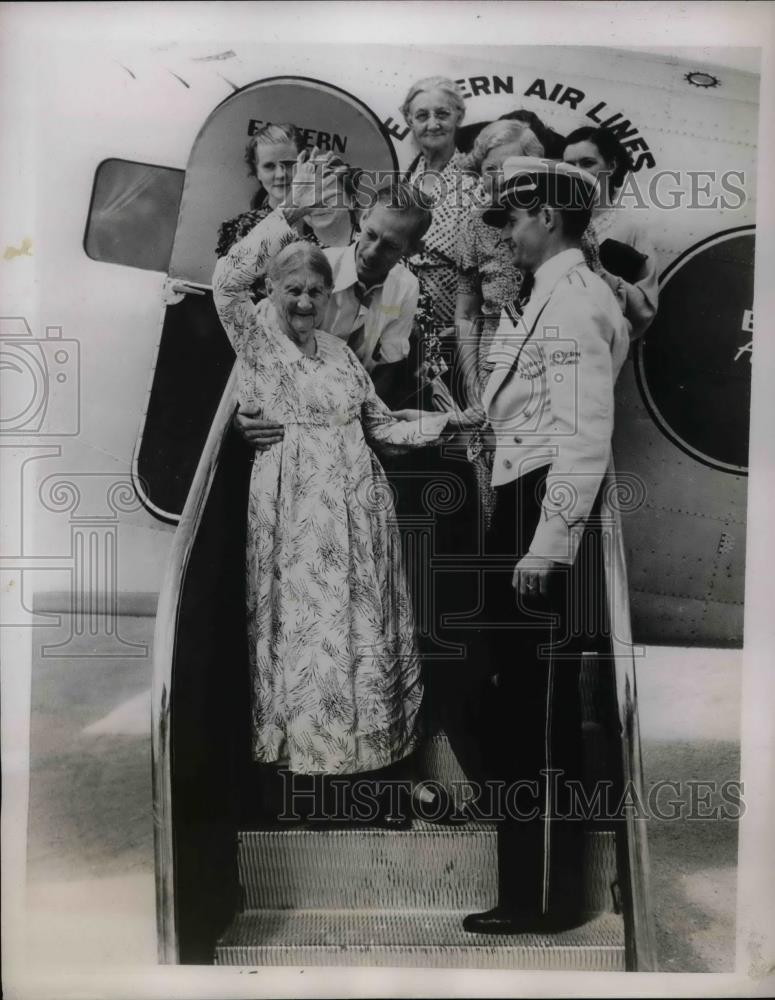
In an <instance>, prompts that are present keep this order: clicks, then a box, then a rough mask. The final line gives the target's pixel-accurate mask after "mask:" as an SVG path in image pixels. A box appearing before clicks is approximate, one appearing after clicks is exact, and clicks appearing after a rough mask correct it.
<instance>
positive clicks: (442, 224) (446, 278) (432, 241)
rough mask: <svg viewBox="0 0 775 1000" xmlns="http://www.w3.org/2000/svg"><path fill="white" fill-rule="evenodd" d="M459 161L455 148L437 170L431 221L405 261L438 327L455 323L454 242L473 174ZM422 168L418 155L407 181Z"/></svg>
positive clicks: (470, 193)
mask: <svg viewBox="0 0 775 1000" xmlns="http://www.w3.org/2000/svg"><path fill="white" fill-rule="evenodd" d="M463 161H464V156H463V154H462V153H460V152H458V151H456V152H455V154H454V155H453V157H452V159H451V160H450V161H449V162H448V163H447V165H446V166H445V167H444V169H443V170H441V171H440V172H439V175H438V188H437V194H436V196H435V198H434V206H433V221H432V222H431V226H430V229H429V230H428V232H427V233H426V234H425V236H424V238H423V245H424V249H423V252H422V253H419V254H415V255H414V256H413V257H410V258H409V262H408V263H409V267H410V268H411V269H412V271H414V273H415V274H416V275H417V278H418V279H419V282H420V290H421V292H427V293H428V295H429V296H430V299H431V302H432V303H433V318H434V321H435V323H436V325H437V327H438V328H439V330H441V329H442V328H443V327H446V326H451V325H452V324H453V323H454V322H455V302H456V299H457V260H458V245H459V241H460V233H461V230H462V228H463V225H464V223H465V220H466V219H467V217H468V212H469V210H470V208H471V205H472V204H473V192H474V188H475V187H476V177H475V176H474V175H473V174H469V173H466V172H464V171H463V169H462V164H463ZM426 170H427V165H426V163H425V157H424V156H422V155H421V156H420V157H419V158H418V159H417V161H416V162H415V163H414V164H413V165H412V168H411V170H410V172H409V175H408V180H409V182H410V183H411V184H419V183H420V181H421V180H422V177H423V174H425V172H426Z"/></svg>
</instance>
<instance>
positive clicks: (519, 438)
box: [514, 435, 522, 444]
mask: <svg viewBox="0 0 775 1000" xmlns="http://www.w3.org/2000/svg"><path fill="white" fill-rule="evenodd" d="M514 444H522V438H521V437H517V436H516V435H515V437H514Z"/></svg>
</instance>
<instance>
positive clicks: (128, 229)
mask: <svg viewBox="0 0 775 1000" xmlns="http://www.w3.org/2000/svg"><path fill="white" fill-rule="evenodd" d="M184 179H185V171H184V170H174V169H172V168H171V167H157V166H153V165H152V164H148V163H133V162H132V161H130V160H103V162H102V163H101V164H100V165H99V166H98V167H97V172H96V173H95V175H94V188H93V190H92V198H91V205H90V207H89V219H88V222H87V224H86V236H85V237H84V244H83V245H84V249H85V250H86V253H87V254H88V255H89V257H91V258H92V259H93V260H100V261H106V262H108V263H111V264H125V265H126V266H127V267H140V268H143V269H144V270H146V271H167V269H168V265H169V261H170V255H171V253H172V242H173V240H174V238H175V227H176V226H177V221H178V206H179V205H180V196H181V194H182V191H183V181H184Z"/></svg>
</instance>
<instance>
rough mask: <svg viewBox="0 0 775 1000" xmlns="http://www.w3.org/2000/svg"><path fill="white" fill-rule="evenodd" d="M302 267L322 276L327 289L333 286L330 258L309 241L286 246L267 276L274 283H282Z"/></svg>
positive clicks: (275, 258)
mask: <svg viewBox="0 0 775 1000" xmlns="http://www.w3.org/2000/svg"><path fill="white" fill-rule="evenodd" d="M301 267H308V268H309V269H310V271H312V272H313V273H315V274H318V275H320V277H321V278H322V279H323V282H324V284H325V286H326V288H331V287H332V286H333V284H334V276H333V273H332V271H331V265H330V263H329V262H328V258H327V257H326V255H325V254H324V253H323V251H322V250H321V249H320V247H317V246H315V244H314V243H309V242H308V241H307V240H295V241H294V242H293V243H289V244H288V245H287V246H284V247H283V248H282V250H281V251H280V252H279V253H278V254H277V255H276V256H275V257H273V258H272V260H271V261H270V263H269V267H268V268H267V272H266V274H267V277H268V278H270V279H271V280H272V281H280V280H281V279H282V278H283V276H284V275H286V274H289V273H290V272H291V271H297V270H298V269H299V268H301Z"/></svg>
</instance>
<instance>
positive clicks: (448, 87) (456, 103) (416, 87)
mask: <svg viewBox="0 0 775 1000" xmlns="http://www.w3.org/2000/svg"><path fill="white" fill-rule="evenodd" d="M428 90H440V91H441V92H442V93H443V94H445V95H446V96H447V97H448V98H449V102H450V104H452V106H453V107H454V108H455V110H456V111H457V113H458V115H459V118H458V124H460V122H462V120H463V116H464V115H465V113H466V106H465V102H464V100H463V96H462V94H461V93H460V90H459V89H458V86H457V84H456V83H455V81H454V80H450V78H449V77H448V76H426V77H425V79H424V80H418V81H417V82H416V83H413V84H412V86H411V87H410V88H409V92H408V93H407V95H406V97H405V98H404V103H403V104H402V105H401V114H402V115H403V116H404V119H405V120H406V121H407V122H408V121H409V110H410V108H411V106H412V101H413V100H414V99H415V97H417V95H418V94H424V93H426V92H427V91H428Z"/></svg>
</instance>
